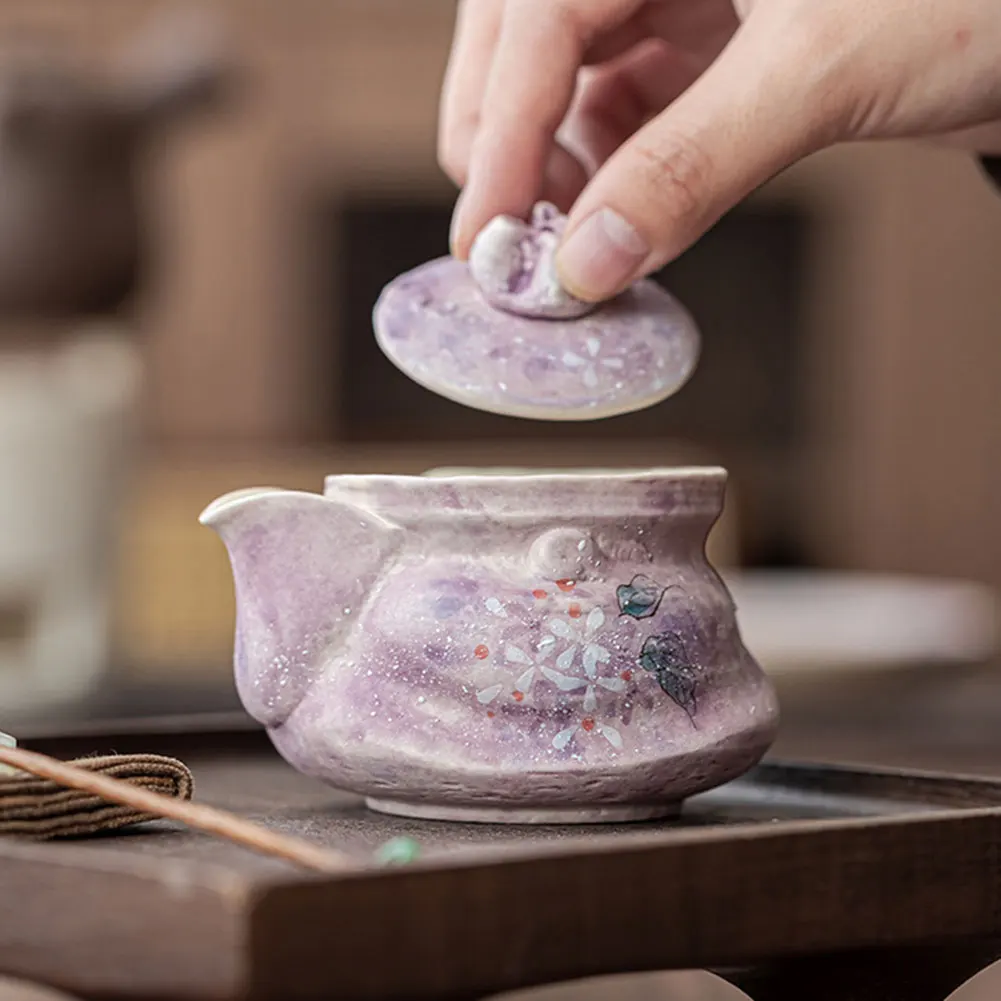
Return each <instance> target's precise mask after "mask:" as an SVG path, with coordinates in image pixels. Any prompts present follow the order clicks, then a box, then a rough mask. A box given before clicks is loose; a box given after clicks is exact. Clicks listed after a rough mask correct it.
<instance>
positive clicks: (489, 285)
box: [373, 221, 699, 421]
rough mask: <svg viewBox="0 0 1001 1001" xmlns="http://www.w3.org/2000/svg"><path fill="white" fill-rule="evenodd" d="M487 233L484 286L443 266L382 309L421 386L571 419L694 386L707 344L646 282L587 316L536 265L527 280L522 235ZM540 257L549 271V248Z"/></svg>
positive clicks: (479, 403) (379, 331)
mask: <svg viewBox="0 0 1001 1001" xmlns="http://www.w3.org/2000/svg"><path fill="white" fill-rule="evenodd" d="M540 225H541V224H540ZM547 225H548V223H547ZM495 226H498V227H501V229H503V228H504V227H508V229H510V227H509V226H508V223H505V222H503V221H502V222H500V223H496V224H495ZM491 234H492V235H491ZM485 235H486V237H489V240H488V243H487V245H486V246H480V248H479V249H478V252H477V255H476V258H475V260H476V262H477V263H476V265H475V267H476V274H477V275H478V280H479V282H480V284H478V280H477V277H476V276H474V273H473V270H472V269H471V266H469V265H466V264H465V263H463V262H461V261H458V260H456V259H454V258H452V257H442V258H439V259H438V260H434V261H431V262H429V263H427V264H424V265H421V266H420V267H418V268H415V269H414V270H413V271H409V272H407V273H406V274H404V275H401V276H400V277H399V278H396V279H395V280H394V281H392V282H390V283H389V285H387V286H386V288H385V289H384V290H383V293H382V295H381V296H380V297H379V301H378V302H377V303H376V306H375V310H374V314H373V321H374V325H375V333H376V338H377V340H378V342H379V345H380V347H381V348H382V350H383V351H384V352H385V354H386V355H387V357H388V358H389V359H390V360H391V361H392V362H393V363H394V364H395V365H396V366H397V367H398V368H399V369H400V370H401V371H403V372H404V373H406V375H408V376H409V377H410V378H411V379H413V380H414V381H415V382H418V383H420V384H421V385H422V386H424V387H425V388H427V389H430V390H432V391H433V392H435V393H438V394H439V395H441V396H445V397H448V398H449V399H451V400H455V401H456V402H458V403H463V404H465V405H466V406H469V407H475V408H477V409H479V410H488V411H492V412H495V413H500V414H507V415H509V416H513V417H526V418H533V419H536V420H564V421H566V420H597V419H599V418H603V417H610V416H613V415H615V414H622V413H628V412H630V411H634V410H641V409H643V408H644V407H649V406H652V405H653V404H655V403H658V402H659V401H661V400H663V399H665V398H666V397H668V396H670V395H671V394H673V393H675V392H677V391H678V390H679V389H680V388H681V386H682V385H684V383H685V382H687V381H688V379H689V377H690V376H691V374H692V372H693V371H694V370H695V366H696V363H697V361H698V356H699V334H698V331H697V330H696V328H695V325H694V323H693V322H692V320H691V317H690V316H689V315H688V313H687V312H686V311H685V309H684V308H683V307H682V306H681V305H680V304H679V303H678V302H677V300H676V299H674V298H673V297H672V296H671V295H670V294H669V293H667V292H666V291H664V289H662V288H661V287H660V286H659V285H657V284H655V283H654V282H652V281H649V280H644V281H640V282H637V283H636V284H635V285H633V286H632V287H631V288H629V289H628V290H626V291H625V292H623V293H622V295H620V296H618V297H617V298H616V299H614V300H612V301H610V302H606V303H604V304H602V305H601V306H600V307H599V308H598V309H596V310H595V311H594V312H590V313H588V314H587V315H580V312H581V308H580V307H578V306H575V305H574V303H575V302H576V300H573V299H572V298H571V297H569V296H567V295H566V293H561V292H559V290H558V289H557V290H556V291H553V286H552V282H553V281H554V280H555V279H554V278H553V277H552V276H551V275H550V276H549V277H547V276H546V275H547V272H546V269H545V267H542V266H541V265H540V263H539V261H537V260H535V259H534V258H533V264H532V268H530V269H529V270H528V271H526V272H524V273H523V272H522V271H521V270H519V269H521V268H522V265H523V264H524V262H525V259H526V254H527V251H526V250H525V249H524V246H522V245H521V244H518V241H517V239H516V237H517V236H518V234H517V233H516V232H514V231H511V232H508V231H507V230H505V232H503V233H499V232H498V231H491V232H486V231H485ZM550 236H552V234H549V233H546V232H543V233H542V235H541V236H538V235H536V236H533V239H532V240H529V241H527V242H525V241H523V243H524V245H525V246H529V245H531V246H536V244H537V242H538V240H540V239H541V240H543V241H545V240H546V239H547V238H549V237H550ZM533 240H534V241H535V243H533ZM505 248H507V251H505ZM536 252H538V253H539V254H541V257H540V260H549V265H548V266H549V267H550V268H551V263H552V262H551V256H552V248H551V247H549V248H548V250H546V251H545V253H543V252H542V251H541V250H539V249H538V247H537V246H536V249H535V250H534V251H533V253H536ZM505 253H507V255H508V256H507V257H505ZM528 256H531V255H528ZM491 276H493V277H491ZM519 276H521V277H519ZM533 276H534V277H533ZM509 281H510V282H511V283H512V284H511V286H510V288H508V287H507V283H508V282H509ZM481 285H482V286H483V287H482V288H481ZM484 289H485V290H486V292H485V291H484ZM519 313H520V314H534V315H516V314H519Z"/></svg>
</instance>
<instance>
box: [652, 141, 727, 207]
mask: <svg viewBox="0 0 1001 1001" xmlns="http://www.w3.org/2000/svg"><path fill="white" fill-rule="evenodd" d="M635 155H636V162H637V167H638V170H637V175H638V176H637V177H636V182H637V183H638V185H639V186H640V188H641V190H642V192H643V194H644V196H645V197H646V198H647V199H648V200H649V202H650V204H652V205H654V206H656V209H655V211H656V212H657V214H658V216H659V217H660V218H661V219H666V220H668V221H672V222H675V223H685V222H690V221H693V220H695V219H697V218H699V217H700V216H701V215H702V214H703V212H704V211H705V205H706V201H707V198H706V196H707V192H708V191H709V188H710V185H711V183H712V177H713V168H712V162H711V160H710V157H709V155H708V154H707V153H706V152H705V150H704V149H702V147H701V146H700V145H699V143H698V142H697V141H695V140H693V139H690V138H688V137H683V136H681V135H677V134H672V135H670V136H661V137H659V141H658V143H657V145H655V146H654V145H648V144H646V143H639V144H637V146H636V149H635Z"/></svg>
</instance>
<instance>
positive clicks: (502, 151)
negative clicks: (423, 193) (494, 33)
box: [453, 0, 643, 255]
mask: <svg viewBox="0 0 1001 1001" xmlns="http://www.w3.org/2000/svg"><path fill="white" fill-rule="evenodd" d="M642 4H643V0H545V2H543V3H540V2H539V0H508V2H507V4H506V6H505V8H504V16H503V20H502V22H501V29H500V37H499V38H498V41H497V47H496V50H495V53H494V60H493V66H492V67H491V70H490V76H489V79H488V81H487V87H486V92H485V94H484V96H483V102H482V105H481V107H480V120H479V128H478V130H477V132H476V137H475V139H474V142H473V148H472V151H471V155H470V160H469V168H468V174H467V180H466V187H465V190H464V191H463V197H462V203H461V206H460V208H459V213H458V217H457V219H456V223H455V228H454V230H453V232H454V243H455V248H456V251H457V252H458V253H459V254H460V255H465V254H466V253H468V250H469V247H470V245H471V244H472V242H473V240H474V239H475V237H476V235H477V233H479V231H480V230H481V229H482V228H483V226H484V225H486V223H488V222H489V221H490V220H491V219H492V218H493V217H494V216H496V215H502V214H504V215H513V216H517V217H522V218H524V217H525V216H526V215H527V214H528V212H529V210H530V209H531V207H532V204H533V203H534V202H535V200H536V199H537V198H538V196H539V193H540V191H541V187H542V180H543V175H544V173H545V169H546V164H547V162H548V161H549V158H550V155H551V153H552V151H553V146H554V142H555V136H556V131H557V129H558V128H559V127H560V124H561V123H562V121H563V119H564V117H565V116H566V113H567V111H568V110H569V108H570V103H571V101H572V99H573V96H574V89H575V84H576V80H577V71H578V70H579V69H580V68H581V65H582V64H583V62H584V58H585V54H586V53H587V51H588V49H589V48H590V47H591V45H592V43H593V42H594V40H595V39H596V38H597V37H598V36H599V35H601V34H603V33H605V32H607V31H609V30H610V29H612V28H615V27H617V26H618V25H620V24H621V23H623V22H624V21H625V20H626V19H627V18H628V17H629V16H630V15H631V14H633V13H634V12H635V11H636V9H637V8H639V7H641V6H642Z"/></svg>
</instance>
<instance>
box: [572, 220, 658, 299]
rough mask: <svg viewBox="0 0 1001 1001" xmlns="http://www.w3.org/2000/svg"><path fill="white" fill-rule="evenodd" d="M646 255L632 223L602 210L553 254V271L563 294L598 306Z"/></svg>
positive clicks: (646, 251)
mask: <svg viewBox="0 0 1001 1001" xmlns="http://www.w3.org/2000/svg"><path fill="white" fill-rule="evenodd" d="M649 253H650V247H649V246H648V245H647V242H646V240H644V239H643V237H642V236H640V234H639V233H638V232H637V230H636V227H635V226H633V225H632V223H630V222H629V221H628V220H627V219H624V218H623V217H622V216H620V215H619V213H618V212H615V211H614V210H612V209H610V208H602V209H599V210H598V211H597V212H595V213H594V214H593V215H590V216H588V217H587V219H585V220H584V222H582V223H581V224H580V226H578V227H577V228H576V229H575V230H574V231H573V233H571V234H570V236H569V237H567V240H566V242H565V243H564V244H563V246H562V247H561V248H560V249H559V251H558V252H557V254H556V268H557V272H558V274H559V276H560V281H561V282H562V283H563V285H564V286H565V287H566V289H567V291H569V292H571V293H572V294H573V295H575V296H577V298H579V299H584V300H587V301H589V302H599V301H601V300H602V299H607V298H608V297H609V296H611V295H614V294H615V293H616V292H618V291H619V289H621V288H622V286H623V285H624V284H626V283H627V282H628V281H629V280H630V279H631V278H632V277H633V275H635V274H636V272H637V270H638V269H639V267H640V266H641V265H642V264H643V262H644V261H645V260H646V258H647V256H648V255H649Z"/></svg>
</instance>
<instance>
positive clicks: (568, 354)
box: [563, 351, 584, 368]
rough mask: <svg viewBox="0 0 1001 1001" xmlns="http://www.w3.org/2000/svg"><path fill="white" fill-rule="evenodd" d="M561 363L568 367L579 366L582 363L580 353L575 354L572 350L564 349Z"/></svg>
mask: <svg viewBox="0 0 1001 1001" xmlns="http://www.w3.org/2000/svg"><path fill="white" fill-rule="evenodd" d="M563 364H564V365H566V366H568V367H569V368H579V367H580V366H581V365H583V364H584V359H583V358H581V356H580V355H575V354H574V353H573V352H572V351H564V352H563Z"/></svg>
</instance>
